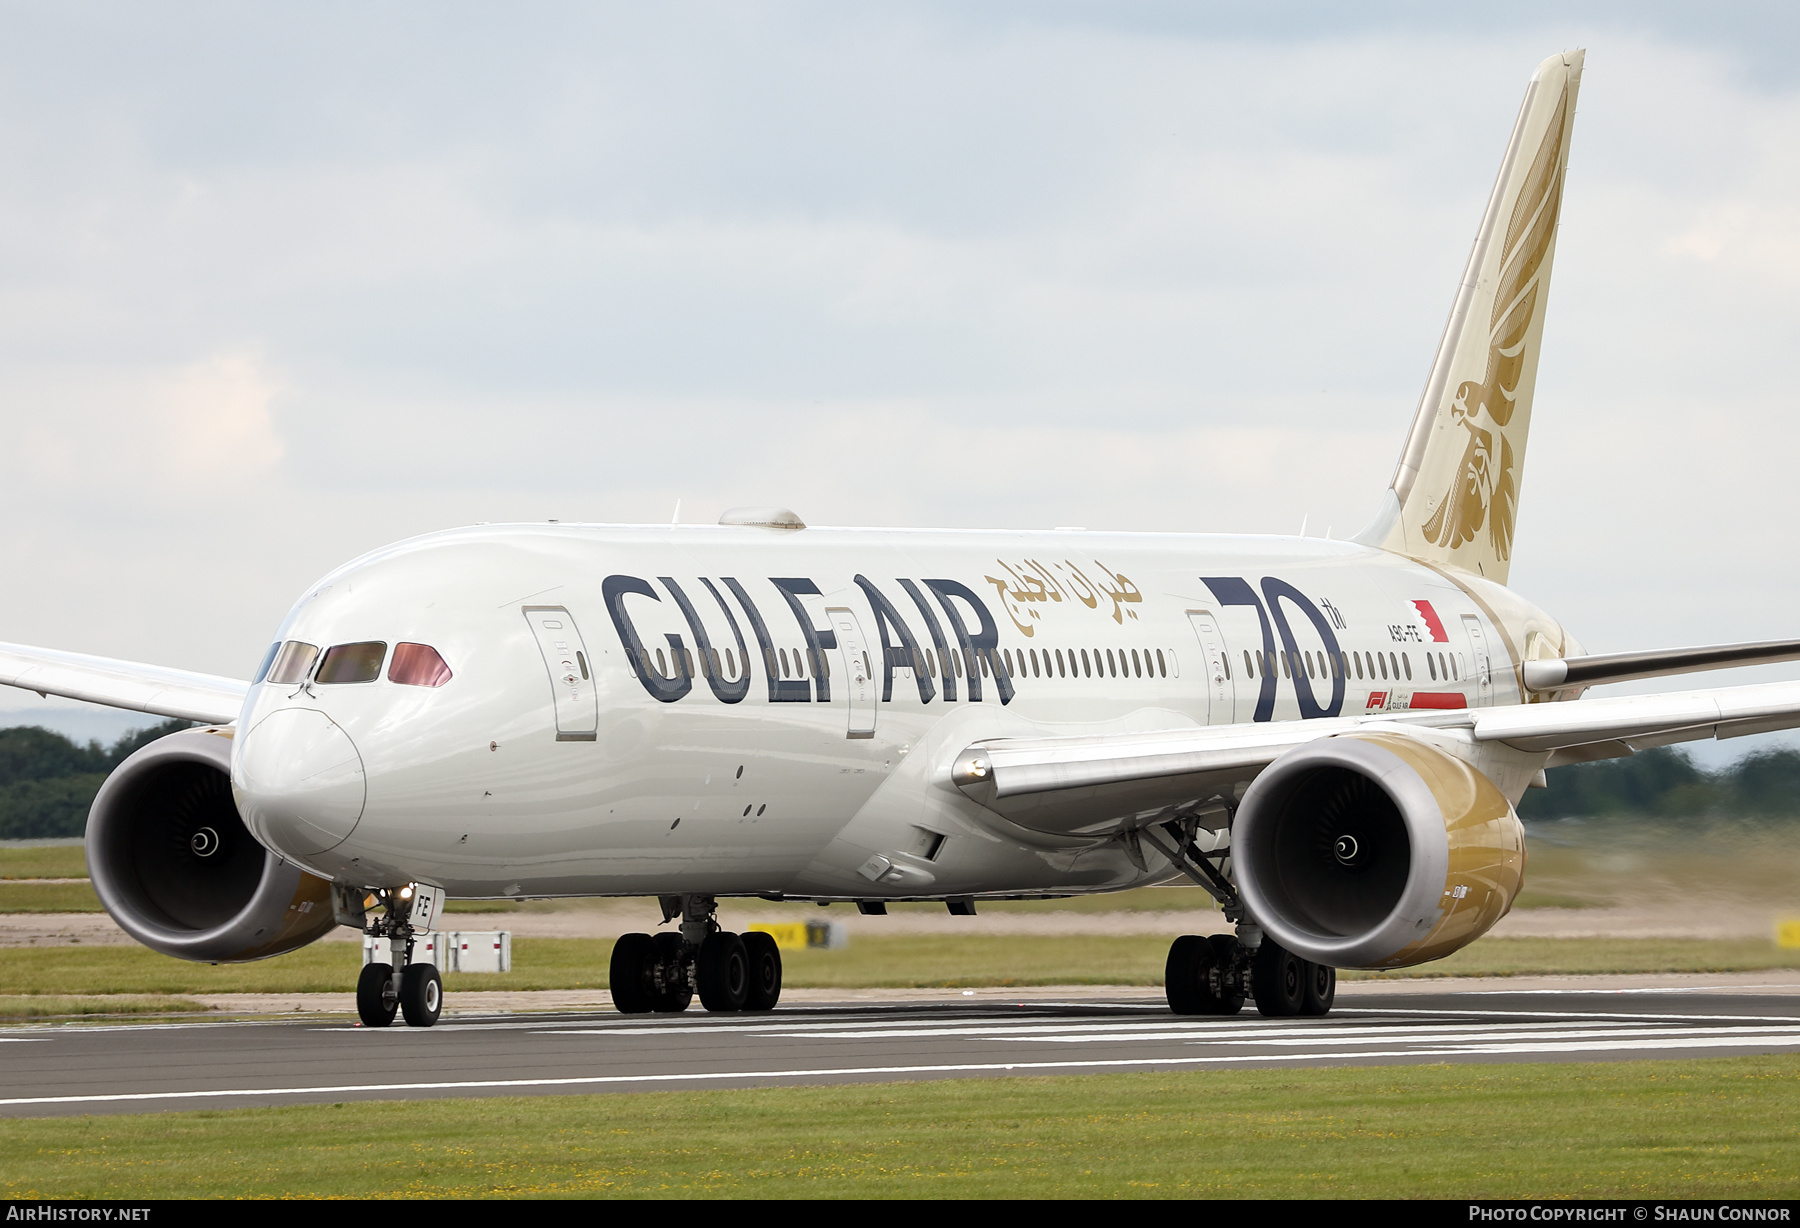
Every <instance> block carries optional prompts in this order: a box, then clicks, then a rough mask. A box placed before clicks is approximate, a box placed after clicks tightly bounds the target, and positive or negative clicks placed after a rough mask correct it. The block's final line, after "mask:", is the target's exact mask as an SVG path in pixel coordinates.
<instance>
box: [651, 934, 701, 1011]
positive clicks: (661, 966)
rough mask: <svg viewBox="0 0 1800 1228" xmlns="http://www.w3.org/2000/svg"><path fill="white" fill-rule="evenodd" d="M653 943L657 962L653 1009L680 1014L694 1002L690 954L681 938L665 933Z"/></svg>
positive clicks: (652, 998)
mask: <svg viewBox="0 0 1800 1228" xmlns="http://www.w3.org/2000/svg"><path fill="white" fill-rule="evenodd" d="M650 941H651V944H652V946H653V948H654V951H655V954H654V958H655V960H656V991H655V993H653V994H652V995H651V998H650V1009H651V1010H654V1011H656V1012H658V1013H659V1014H666V1015H675V1014H679V1013H681V1012H682V1011H684V1010H686V1009H687V1008H688V1003H690V1002H692V1001H693V1000H694V987H693V985H692V984H690V983H689V981H688V974H687V952H686V951H684V950H682V943H681V935H680V934H672V933H667V932H665V933H661V934H658V935H657V936H656V937H655V938H653V939H651V940H650Z"/></svg>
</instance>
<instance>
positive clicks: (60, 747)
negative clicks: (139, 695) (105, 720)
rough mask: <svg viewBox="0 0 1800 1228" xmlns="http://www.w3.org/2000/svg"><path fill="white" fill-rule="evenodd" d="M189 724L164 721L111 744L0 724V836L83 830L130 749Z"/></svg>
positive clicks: (34, 836) (40, 835)
mask: <svg viewBox="0 0 1800 1228" xmlns="http://www.w3.org/2000/svg"><path fill="white" fill-rule="evenodd" d="M192 723H193V722H191V721H183V720H168V721H164V722H163V723H162V724H160V725H153V726H151V727H150V728H149V729H143V730H139V731H138V732H137V733H131V734H126V735H125V736H124V737H122V738H120V739H119V740H118V741H117V742H114V743H113V744H112V745H111V746H110V747H103V746H101V745H100V743H98V742H89V743H88V744H87V745H86V746H78V745H76V744H75V743H74V742H72V741H71V740H69V739H68V738H65V737H64V736H63V735H62V734H60V733H52V732H51V731H50V730H48V729H40V728H38V727H37V726H35V725H20V726H15V727H13V728H11V729H0V840H34V839H35V840H41V839H47V838H51V837H58V836H61V837H68V836H80V835H82V834H83V833H84V832H85V831H86V830H87V814H88V808H89V807H90V806H92V805H93V804H94V795H95V794H96V793H98V792H99V791H100V786H101V784H102V783H103V782H104V781H105V780H106V777H107V774H108V773H109V772H111V771H112V770H113V769H114V768H116V767H118V766H119V764H121V763H123V762H124V761H125V759H126V758H127V757H128V756H129V755H131V754H132V753H133V752H135V751H138V750H141V749H142V748H143V747H146V746H148V745H150V743H152V742H154V741H156V740H157V739H158V738H163V737H167V736H168V735H169V734H171V733H176V732H178V731H180V730H183V729H186V728H188V727H189V726H190V725H192Z"/></svg>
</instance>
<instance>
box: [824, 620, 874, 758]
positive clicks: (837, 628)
mask: <svg viewBox="0 0 1800 1228" xmlns="http://www.w3.org/2000/svg"><path fill="white" fill-rule="evenodd" d="M825 618H826V620H827V621H828V622H830V624H831V629H832V631H833V632H834V633H835V634H836V635H837V642H838V663H839V667H840V668H841V669H842V671H843V672H842V673H841V674H840V675H839V677H838V678H836V679H833V681H835V682H839V683H840V684H841V685H842V686H843V688H844V694H845V695H847V696H848V697H849V701H850V727H849V730H848V731H847V732H846V733H845V735H844V736H845V737H849V738H872V737H874V736H875V679H874V676H873V675H874V668H873V664H874V663H873V661H872V659H871V657H870V655H869V644H868V641H867V640H865V639H863V633H862V623H860V622H859V621H857V617H856V615H855V613H854V612H852V611H850V610H847V609H845V608H843V607H842V606H830V607H828V608H827V609H826V611H825Z"/></svg>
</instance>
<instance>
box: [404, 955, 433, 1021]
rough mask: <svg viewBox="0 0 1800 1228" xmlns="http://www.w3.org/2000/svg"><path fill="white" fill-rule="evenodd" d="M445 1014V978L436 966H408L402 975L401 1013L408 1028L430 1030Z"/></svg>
mask: <svg viewBox="0 0 1800 1228" xmlns="http://www.w3.org/2000/svg"><path fill="white" fill-rule="evenodd" d="M443 1012H444V978H443V977H441V976H439V975H438V970H437V965H435V964H408V965H407V966H406V971H405V972H403V973H401V974H400V1013H401V1014H402V1015H404V1016H406V1026H408V1027H411V1028H428V1027H430V1026H431V1025H432V1024H434V1023H436V1022H437V1021H438V1016H439V1015H441V1014H443Z"/></svg>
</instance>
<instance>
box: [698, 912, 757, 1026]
mask: <svg viewBox="0 0 1800 1228" xmlns="http://www.w3.org/2000/svg"><path fill="white" fill-rule="evenodd" d="M694 981H695V983H696V987H697V988H698V989H699V990H700V1005H702V1006H704V1007H705V1008H706V1009H707V1010H709V1011H741V1010H743V1009H744V999H745V997H746V995H748V993H749V992H750V960H749V957H748V956H747V955H746V954H745V952H744V940H743V939H742V938H739V937H738V936H737V935H736V934H727V933H725V932H724V931H720V932H718V933H716V934H708V935H707V936H706V941H705V942H703V943H701V944H700V958H699V960H698V961H697V962H696V964H695V968H694Z"/></svg>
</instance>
